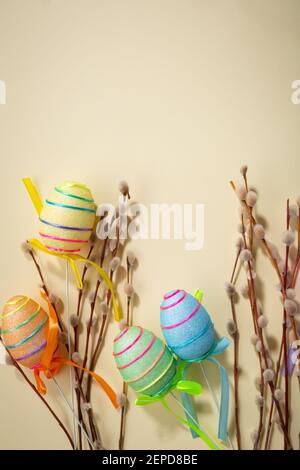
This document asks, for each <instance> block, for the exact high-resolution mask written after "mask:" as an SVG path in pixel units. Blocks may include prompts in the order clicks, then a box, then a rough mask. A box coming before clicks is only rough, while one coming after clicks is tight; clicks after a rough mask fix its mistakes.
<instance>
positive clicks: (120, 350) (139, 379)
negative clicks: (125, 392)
mask: <svg viewBox="0 0 300 470" xmlns="http://www.w3.org/2000/svg"><path fill="white" fill-rule="evenodd" d="M113 356H114V359H115V362H116V366H117V368H118V369H119V372H120V373H121V375H122V378H123V380H124V382H126V383H127V384H128V385H129V386H130V387H131V388H133V389H134V390H135V391H136V392H140V393H143V394H145V395H159V394H161V393H163V392H164V391H165V390H167V389H168V387H169V385H170V383H171V382H172V379H173V378H174V377H175V374H176V364H175V359H174V357H173V355H172V353H171V351H170V350H169V348H168V347H167V345H166V344H165V343H164V342H163V341H162V340H161V339H159V338H158V337H157V336H156V335H155V334H154V333H152V332H151V331H148V330H145V329H144V328H141V327H140V326H130V327H125V328H124V329H123V330H122V331H121V332H120V333H119V334H118V335H117V336H116V338H115V339H114V346H113Z"/></svg>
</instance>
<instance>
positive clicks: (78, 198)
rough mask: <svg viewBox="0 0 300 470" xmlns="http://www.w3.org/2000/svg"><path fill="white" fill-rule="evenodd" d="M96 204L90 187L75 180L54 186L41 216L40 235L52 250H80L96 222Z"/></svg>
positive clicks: (63, 251) (75, 251) (61, 251)
mask: <svg viewBox="0 0 300 470" xmlns="http://www.w3.org/2000/svg"><path fill="white" fill-rule="evenodd" d="M95 218H96V205H95V202H94V199H93V196H92V194H91V191H90V189H89V188H88V187H87V186H85V185H84V184H81V183H77V182H75V181H66V182H64V183H63V184H61V185H58V186H56V187H55V188H54V190H53V191H52V193H51V194H50V195H49V196H48V197H47V198H46V199H45V201H44V205H43V208H42V210H41V213H40V217H39V234H40V237H41V239H42V242H43V244H44V245H45V246H46V248H48V249H49V250H53V251H56V252H60V253H78V252H79V251H80V250H81V249H82V248H83V247H84V246H86V244H87V243H88V241H89V239H90V236H91V234H92V231H93V229H94V225H95Z"/></svg>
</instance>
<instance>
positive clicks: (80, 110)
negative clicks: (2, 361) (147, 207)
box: [0, 0, 300, 449]
mask: <svg viewBox="0 0 300 470" xmlns="http://www.w3.org/2000/svg"><path fill="white" fill-rule="evenodd" d="M299 21H300V3H299V1H297V0H288V1H286V0H281V1H279V0H264V1H263V2H262V1H261V0H251V1H250V0H248V1H245V0H239V1H237V0H236V1H234V0H223V1H222V0H185V1H183V0H182V1H179V0H152V1H147V0H143V1H140V0H128V1H123V0H111V1H104V0H88V1H83V0H63V1H62V0H39V1H38V0H27V1H26V2H25V1H22V0H0V79H2V80H5V82H6V87H7V104H6V105H1V106H0V129H1V134H0V136H1V138H0V154H1V175H2V180H1V201H2V235H1V244H2V275H1V285H0V298H1V303H3V302H4V301H5V300H6V299H7V298H8V297H9V296H11V295H13V294H18V293H26V294H28V295H31V296H33V297H37V296H38V285H37V277H36V273H35V271H34V270H33V266H32V265H31V263H30V262H28V261H27V260H26V259H25V258H24V256H23V254H22V253H21V251H20V249H19V247H20V243H21V242H22V241H23V240H24V239H26V237H29V236H33V235H35V230H36V223H35V222H36V219H35V215H34V212H33V208H32V206H31V204H30V202H29V200H28V198H27V196H26V194H25V192H24V188H23V187H22V184H21V182H20V179H21V177H24V176H31V177H32V178H33V179H34V181H35V182H36V183H37V184H38V187H39V188H40V191H41V192H42V194H43V195H44V196H45V195H46V193H47V192H49V190H50V189H51V188H52V187H53V186H54V185H55V184H56V183H58V182H61V181H63V180H64V179H79V180H82V181H83V182H85V183H87V184H89V185H90V186H91V188H93V191H94V194H95V196H96V198H97V200H98V201H99V202H100V201H108V202H109V201H112V202H114V201H115V200H116V197H117V191H116V188H117V183H118V181H119V179H121V178H126V179H127V180H128V181H129V183H130V187H131V192H132V194H133V196H134V197H135V198H136V199H137V200H139V201H140V202H142V203H144V204H150V203H153V202H156V203H159V202H167V203H172V202H180V203H183V202H190V203H204V204H205V244H204V249H203V250H202V251H200V252H187V251H185V250H184V243H183V241H176V242H175V241H140V242H138V243H137V242H136V243H132V248H133V249H134V250H135V252H136V254H137V256H138V259H139V266H138V269H137V271H136V273H135V288H136V290H137V293H138V296H139V300H140V302H139V306H138V308H136V310H135V319H136V322H137V323H140V324H142V325H143V326H145V327H148V328H151V329H153V330H154V331H155V332H156V333H158V334H159V333H160V329H159V303H160V299H161V297H162V295H163V293H165V292H166V291H167V290H168V289H170V288H174V287H180V288H185V289H186V290H188V291H193V290H194V289H195V288H196V287H200V288H201V289H203V290H204V292H205V306H206V307H207V308H208V310H209V311H210V312H211V313H212V315H213V317H214V322H215V325H216V328H217V330H218V332H219V333H220V334H224V333H225V322H226V320H227V318H228V317H229V309H228V301H227V299H226V296H225V294H224V291H223V282H224V280H226V279H227V278H228V276H229V273H230V272H231V269H232V263H233V259H234V242H235V238H236V224H237V203H236V200H235V196H234V195H233V194H232V191H231V189H230V188H229V185H228V181H229V180H230V179H231V178H236V177H237V176H238V172H239V167H240V164H241V163H243V162H247V163H248V165H249V167H250V171H249V177H250V179H251V182H253V183H254V185H255V186H256V187H257V188H258V189H259V195H260V200H259V213H260V214H263V215H265V216H266V217H267V219H268V222H269V225H268V233H269V235H270V237H271V238H272V239H274V240H276V241H279V239H280V233H281V231H282V228H283V223H284V205H285V199H286V197H287V196H290V197H291V198H295V197H296V196H297V195H298V193H299V176H298V175H299V171H300V163H299V149H300V133H299V123H300V106H296V105H293V104H292V103H291V83H292V81H293V80H295V79H299V78H300V63H299V41H300V29H299ZM260 258H261V259H260V263H259V264H260V265H259V269H261V271H260V272H261V273H262V275H263V276H262V277H263V285H264V287H265V288H266V290H265V298H264V306H265V310H266V313H267V315H268V316H269V318H270V326H269V331H270V332H272V334H273V335H274V334H275V336H276V337H277V338H279V336H280V316H281V311H280V305H279V302H278V295H277V293H276V291H275V288H274V286H275V283H276V278H275V275H274V273H273V271H272V269H271V268H270V267H269V265H268V262H267V261H266V259H265V258H263V257H260ZM41 261H42V264H43V266H44V267H46V268H48V269H47V279H48V282H49V284H50V286H51V287H52V289H53V290H54V291H55V292H56V293H58V294H60V295H63V292H64V283H63V267H62V266H61V264H60V263H59V262H56V261H54V260H52V259H51V260H49V259H45V258H44V257H41ZM238 315H239V319H240V327H241V330H242V338H243V339H242V341H241V343H242V344H241V363H242V379H241V419H242V428H243V442H244V446H245V447H246V446H247V447H250V446H251V442H250V437H249V436H250V432H251V431H252V430H253V429H254V428H255V426H256V425H257V420H258V412H257V408H256V405H255V403H254V396H255V393H256V392H255V388H254V385H253V379H254V377H255V375H256V373H257V360H256V357H255V355H254V353H253V350H252V349H251V346H250V345H249V331H250V329H251V322H250V314H249V307H248V304H247V303H246V302H245V301H244V300H242V301H240V304H239V313H238ZM115 331H116V327H115V325H110V329H109V334H108V337H107V342H106V345H105V351H104V354H103V355H102V360H101V363H99V367H98V370H99V371H101V373H102V374H103V375H104V376H105V377H107V378H108V379H109V381H110V383H111V384H112V385H113V386H114V387H115V388H117V389H120V387H121V380H120V377H119V376H118V374H117V372H116V370H115V368H114V364H113V360H112V357H111V340H112V337H113V335H114V334H115ZM223 361H224V363H225V364H227V365H229V369H230V364H231V363H232V350H231V351H229V352H228V353H226V354H225V355H224V358H223ZM210 372H211V376H212V377H213V378H214V380H216V373H215V371H214V370H210ZM0 374H1V388H0V416H1V424H0V447H1V448H2V449H4V448H9V449H16V448H23V449H24V448H49V449H55V448H62V449H63V448H67V443H66V440H65V437H64V435H63V434H62V433H61V431H60V430H59V428H58V427H57V425H56V423H55V422H54V420H53V419H52V417H51V416H50V415H49V414H48V412H47V410H46V409H45V408H44V406H43V405H42V404H41V403H40V401H39V400H38V399H36V397H35V396H33V394H32V393H31V391H30V390H29V389H28V387H27V386H25V385H24V384H23V383H22V382H21V381H20V379H19V378H18V377H17V374H16V372H15V370H14V369H13V368H9V367H5V366H1V368H0ZM63 375H64V374H63ZM60 380H61V383H63V384H64V385H65V387H66V386H67V377H66V375H65V377H62V378H61V379H60ZM49 389H50V393H49V398H50V399H51V401H52V402H53V403H55V406H57V409H58V410H60V409H63V404H62V403H61V402H60V401H59V400H58V399H57V396H56V390H55V389H54V388H53V386H49ZM130 401H131V407H130V411H129V414H128V420H127V430H126V442H125V445H126V448H136V449H137V448H156V449H167V448H169V449H188V448H194V449H199V448H202V447H203V446H202V444H201V442H199V441H198V440H196V441H193V440H192V439H191V438H190V435H189V433H188V432H187V431H186V430H184V429H182V428H181V427H180V425H177V424H176V422H174V420H173V418H172V417H169V416H168V415H167V413H166V412H164V411H163V410H162V409H161V408H160V405H153V406H152V407H151V408H150V407H149V408H147V409H138V408H136V407H135V406H134V405H133V401H134V394H133V393H131V394H130ZM203 402H204V404H203V409H202V412H203V418H202V421H203V423H205V424H206V425H207V427H208V428H209V429H210V431H212V432H214V431H215V428H216V418H215V415H214V413H213V409H212V407H211V401H210V398H209V395H208V393H207V391H206V390H205V392H204V396H203ZM93 404H94V407H95V408H96V409H97V414H98V417H99V423H100V426H101V429H102V432H103V438H104V441H105V444H106V446H107V447H110V448H116V446H117V436H118V423H119V415H118V414H117V413H116V412H114V411H113V410H112V409H111V407H110V406H109V405H108V402H107V401H106V398H105V397H104V396H103V394H102V392H101V391H100V390H96V389H95V391H94V395H93ZM293 407H294V409H298V407H299V395H298V394H297V389H296V387H295V389H294V393H293ZM294 414H295V413H294ZM299 426H300V420H299V414H298V415H296V416H295V417H294V427H293V433H292V434H293V440H294V443H295V445H298V444H297V439H298V438H297V436H298V432H299ZM274 444H275V446H276V447H279V448H280V447H281V446H282V437H281V435H280V434H279V433H278V434H276V436H275V440H274Z"/></svg>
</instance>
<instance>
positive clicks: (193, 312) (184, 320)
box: [161, 303, 201, 330]
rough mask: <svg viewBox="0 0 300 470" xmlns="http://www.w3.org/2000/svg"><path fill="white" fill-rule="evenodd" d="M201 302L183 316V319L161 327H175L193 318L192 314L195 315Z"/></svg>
mask: <svg viewBox="0 0 300 470" xmlns="http://www.w3.org/2000/svg"><path fill="white" fill-rule="evenodd" d="M200 306H201V304H200V303H199V304H198V305H197V307H196V308H195V309H194V310H193V311H192V313H190V314H189V315H188V316H187V317H185V318H184V319H183V320H181V321H180V322H178V323H174V325H169V326H162V327H161V328H162V329H163V330H171V329H172V328H177V327H178V326H180V325H182V324H183V323H185V322H187V321H189V320H190V319H191V318H193V316H194V315H196V313H197V312H198V310H199V308H200Z"/></svg>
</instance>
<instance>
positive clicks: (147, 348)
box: [118, 333, 155, 369]
mask: <svg viewBox="0 0 300 470" xmlns="http://www.w3.org/2000/svg"><path fill="white" fill-rule="evenodd" d="M154 342H155V334H154V333H153V335H152V339H151V341H150V343H149V344H148V346H147V347H146V348H145V349H144V351H142V352H141V354H139V355H138V356H136V357H135V358H134V359H132V361H130V362H128V363H127V364H125V365H124V366H119V367H118V369H125V368H126V367H129V366H131V364H134V363H135V362H136V361H138V360H139V359H141V358H142V357H143V356H144V355H145V354H146V352H148V351H149V349H151V348H152V346H153V344H154Z"/></svg>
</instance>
